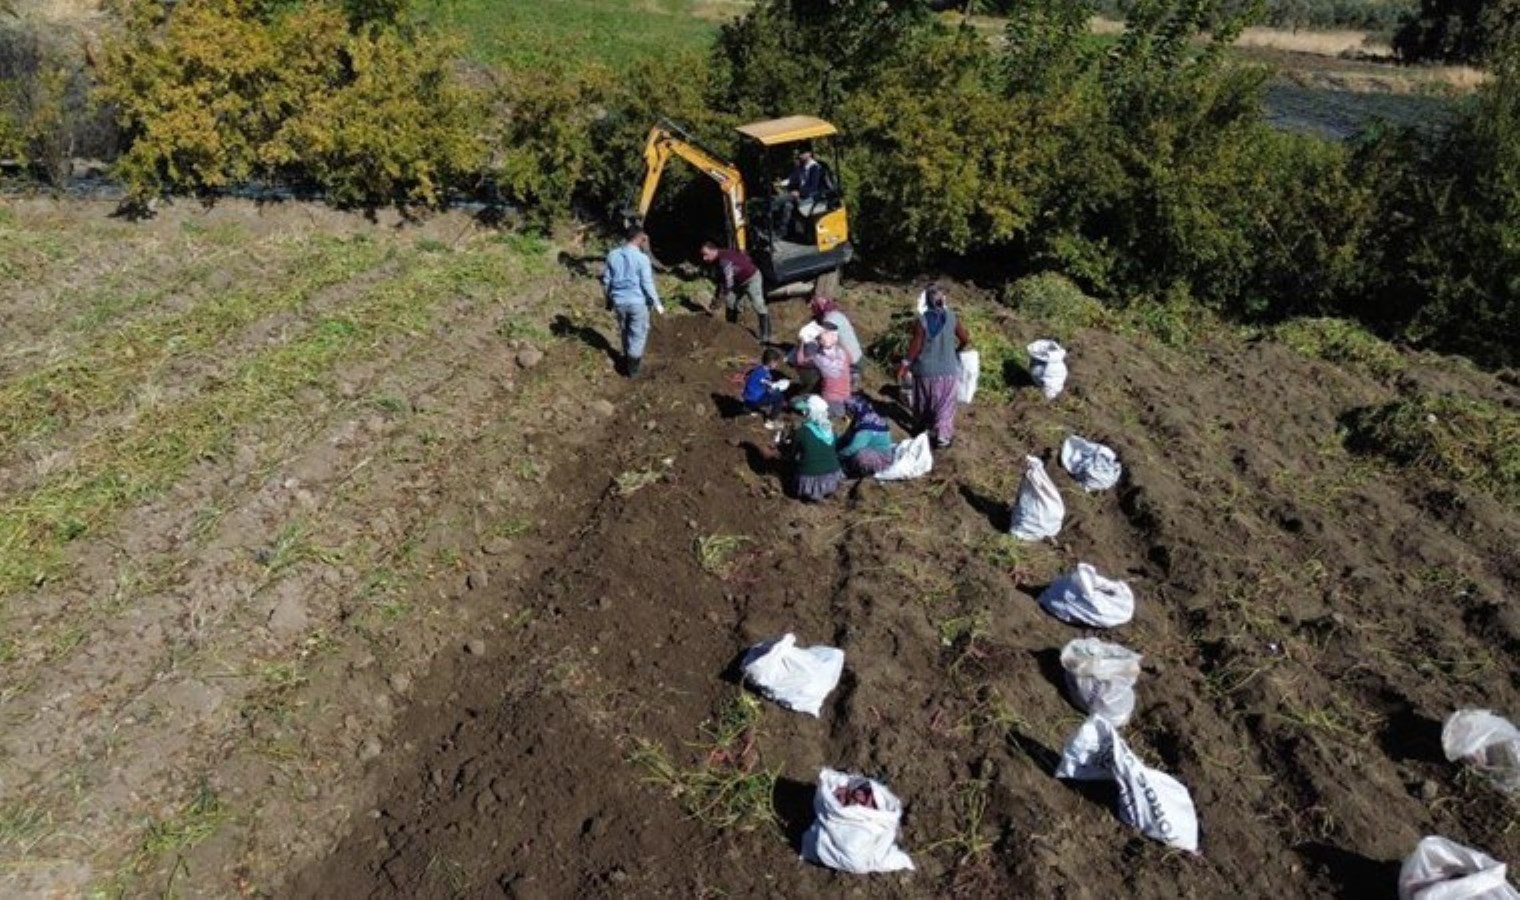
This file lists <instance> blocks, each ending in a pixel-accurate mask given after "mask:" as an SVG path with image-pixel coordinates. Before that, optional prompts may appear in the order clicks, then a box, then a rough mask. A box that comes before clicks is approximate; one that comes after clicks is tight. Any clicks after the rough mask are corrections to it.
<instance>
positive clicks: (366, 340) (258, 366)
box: [0, 252, 518, 596]
mask: <svg viewBox="0 0 1520 900" xmlns="http://www.w3.org/2000/svg"><path fill="white" fill-rule="evenodd" d="M410 263H411V265H409V266H405V267H403V268H402V271H401V272H399V273H398V274H397V275H396V276H395V277H393V278H390V279H388V280H386V281H383V282H381V283H378V284H376V285H373V286H371V287H369V288H368V289H367V290H366V291H365V292H364V293H363V294H361V295H360V296H357V297H356V298H354V299H353V300H352V301H351V302H350V303H349V304H348V305H346V306H345V307H343V309H342V310H341V311H339V312H336V313H335V314H333V315H332V316H330V317H328V318H325V319H322V320H321V321H319V322H317V323H315V324H314V325H313V326H312V327H311V328H310V329H309V330H307V331H306V333H304V334H301V335H299V336H297V337H296V338H294V339H292V340H291V341H290V342H289V343H286V344H282V345H279V346H275V347H271V348H267V349H265V350H262V351H260V352H258V353H255V354H254V355H252V356H250V357H248V358H247V359H245V360H243V361H242V362H241V363H239V364H238V365H236V366H235V367H234V368H233V369H232V370H231V372H230V373H229V374H228V376H227V377H226V378H224V379H222V380H221V381H219V382H217V383H216V384H215V385H212V386H210V387H208V389H206V390H204V391H203V392H201V393H200V394H198V395H196V396H194V397H193V398H191V399H189V400H187V401H186V402H184V403H182V404H180V405H175V406H171V405H161V406H156V407H153V408H151V409H147V410H144V411H143V412H142V414H141V415H139V416H137V417H136V418H134V419H132V420H131V421H129V422H124V423H121V424H119V425H116V426H114V427H110V428H107V429H104V430H103V431H102V432H100V433H98V434H95V435H93V436H92V437H91V438H89V439H88V440H87V441H85V442H84V443H82V444H81V445H80V446H79V447H78V448H77V450H76V453H75V456H74V459H73V460H72V462H71V464H70V465H69V466H68V467H67V468H66V469H64V470H62V471H60V472H58V473H55V474H53V475H51V476H49V477H48V478H46V479H45V480H44V481H42V482H41V483H40V484H39V485H37V486H36V487H34V488H33V489H31V490H29V491H26V492H23V493H20V494H18V495H13V496H11V497H9V498H6V500H5V501H4V502H3V503H0V596H5V595H8V594H10V593H13V592H15V591H17V590H19V589H22V588H25V587H26V586H28V585H31V584H39V583H41V582H42V581H45V580H48V579H51V578H54V577H57V576H58V575H60V574H62V573H64V572H66V571H67V566H66V564H65V562H64V549H65V547H66V545H67V544H68V542H69V540H71V539H75V538H78V537H81V536H84V535H89V534H94V533H97V532H98V531H99V530H100V529H102V528H103V527H105V526H106V525H108V524H109V523H110V522H111V521H113V520H114V519H115V517H116V516H117V515H118V514H119V513H120V512H121V511H122V510H124V509H126V508H128V507H130V506H132V505H134V504H136V503H139V502H142V501H143V500H146V499H148V498H150V497H152V496H154V495H156V494H158V493H159V492H161V491H163V490H165V489H167V488H168V487H170V486H171V485H173V484H174V483H175V482H176V481H177V480H178V479H179V478H180V476H181V475H183V474H184V472H185V471H186V470H187V469H189V467H190V466H191V465H193V464H194V463H196V462H198V461H200V460H203V459H215V458H218V457H222V456H225V455H227V454H229V453H230V452H231V451H232V450H233V443H234V442H233V438H234V436H235V435H236V434H237V433H238V431H239V430H240V429H242V428H244V427H247V426H249V425H251V424H254V423H267V422H273V421H279V420H282V419H288V420H294V419H297V418H298V417H299V416H300V415H302V414H303V413H305V412H307V410H306V409H305V404H304V403H303V402H302V401H301V399H300V394H301V393H302V392H304V391H309V390H321V391H326V392H331V391H333V390H335V388H334V386H333V385H332V383H331V380H330V377H329V375H330V373H331V372H332V370H333V369H334V368H335V367H336V366H338V365H340V364H342V363H344V362H346V361H349V360H353V359H356V358H360V357H362V356H364V355H365V354H368V353H371V352H373V351H374V350H375V349H376V348H377V347H378V346H379V345H380V344H381V343H382V342H384V341H386V340H387V339H396V338H405V337H406V336H408V335H412V334H416V333H420V332H421V331H422V330H424V329H425V328H426V327H427V325H428V323H429V322H430V321H431V320H432V317H433V315H434V313H435V312H436V309H437V307H439V306H440V305H441V304H442V303H443V301H445V300H447V299H449V298H452V297H456V296H458V295H459V294H460V293H461V292H462V291H463V290H464V289H465V288H466V287H468V286H470V285H478V284H481V283H488V284H495V285H506V284H509V283H510V282H511V281H513V280H514V278H515V277H516V276H517V275H518V268H517V267H516V264H515V262H514V261H513V260H512V258H511V257H509V256H507V255H506V254H501V253H492V252H479V253H463V254H446V255H445V254H415V255H414V256H413V257H412V258H410Z"/></svg>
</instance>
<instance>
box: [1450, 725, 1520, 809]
mask: <svg viewBox="0 0 1520 900" xmlns="http://www.w3.org/2000/svg"><path fill="white" fill-rule="evenodd" d="M1441 749H1442V750H1445V751H1446V758H1447V759H1449V760H1451V761H1452V762H1456V761H1457V760H1462V761H1463V762H1465V763H1467V764H1468V765H1470V766H1472V767H1473V768H1474V769H1477V770H1478V771H1479V772H1481V773H1482V774H1483V775H1485V776H1487V777H1488V778H1489V780H1491V781H1493V783H1494V784H1495V785H1496V786H1498V788H1499V789H1500V790H1502V791H1504V792H1505V793H1507V794H1520V729H1517V728H1515V726H1514V725H1513V724H1512V723H1511V722H1510V721H1509V720H1508V719H1506V718H1504V717H1502V716H1496V715H1494V714H1493V713H1491V712H1489V711H1488V710H1486V709H1463V710H1458V711H1457V712H1455V713H1452V715H1451V718H1449V719H1447V720H1446V725H1445V726H1444V727H1443V728H1442V729H1441Z"/></svg>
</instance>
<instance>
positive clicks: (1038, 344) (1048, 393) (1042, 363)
mask: <svg viewBox="0 0 1520 900" xmlns="http://www.w3.org/2000/svg"><path fill="white" fill-rule="evenodd" d="M1025 349H1026V350H1028V351H1029V374H1030V375H1031V376H1032V377H1033V378H1034V383H1035V384H1037V385H1039V386H1040V392H1041V393H1043V394H1044V395H1045V399H1046V400H1054V399H1056V398H1057V397H1059V396H1061V391H1062V390H1064V389H1065V388H1066V348H1065V347H1062V346H1061V345H1060V344H1057V343H1056V342H1055V341H1050V340H1041V341H1035V342H1034V343H1033V344H1030V345H1029V346H1028V347H1026V348H1025Z"/></svg>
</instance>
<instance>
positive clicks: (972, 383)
mask: <svg viewBox="0 0 1520 900" xmlns="http://www.w3.org/2000/svg"><path fill="white" fill-rule="evenodd" d="M960 360H961V374H960V379H959V380H958V381H956V383H955V399H956V400H957V401H958V402H960V403H970V402H971V401H972V399H973V398H974V397H976V384H977V382H978V381H980V380H981V376H982V354H980V353H978V352H977V351H975V350H962V351H961V353H960Z"/></svg>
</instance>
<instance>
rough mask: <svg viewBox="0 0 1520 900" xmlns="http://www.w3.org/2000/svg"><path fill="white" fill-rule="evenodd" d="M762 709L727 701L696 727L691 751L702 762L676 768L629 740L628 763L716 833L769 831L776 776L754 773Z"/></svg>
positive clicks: (651, 747) (742, 700)
mask: <svg viewBox="0 0 1520 900" xmlns="http://www.w3.org/2000/svg"><path fill="white" fill-rule="evenodd" d="M761 714H762V707H761V705H760V700H759V699H757V698H756V697H754V696H753V695H751V694H747V693H738V694H735V695H734V696H732V697H731V698H729V699H728V700H727V701H726V702H725V703H724V704H723V706H722V707H721V708H720V709H719V710H718V713H717V715H715V716H713V717H712V718H711V719H708V720H707V722H705V723H704V724H703V725H702V739H701V740H700V741H699V742H698V744H697V746H696V749H698V750H699V751H701V752H702V753H703V756H704V758H703V759H702V761H701V762H700V763H699V764H698V765H696V766H693V767H691V768H683V767H682V766H680V765H679V764H678V763H677V762H676V761H675V760H674V759H673V758H672V757H671V755H670V754H669V753H667V752H666V751H665V749H664V748H663V747H661V746H659V745H658V744H656V743H654V742H652V741H646V740H634V741H633V745H632V748H631V749H630V750H629V753H628V761H629V762H630V763H632V764H633V765H634V766H636V767H638V768H640V769H642V770H644V773H645V777H646V779H647V780H648V781H649V782H650V783H652V784H656V785H659V786H661V787H663V788H665V789H666V790H668V791H669V792H670V795H671V796H672V797H674V798H676V799H677V800H679V801H680V802H681V805H682V806H683V807H684V808H685V809H686V812H687V814H688V815H690V816H691V817H692V818H694V819H696V820H697V821H699V822H702V823H703V824H705V825H708V826H709V827H712V828H717V829H719V830H730V829H732V830H736V831H753V830H755V829H756V828H762V827H764V828H775V827H777V825H778V822H779V820H778V819H777V817H776V810H775V806H774V803H773V798H774V796H775V793H776V774H775V773H774V772H769V771H765V770H763V769H761V768H760V767H759V751H758V750H757V749H756V747H755V736H756V732H757V731H758V729H759V725H760V719H761Z"/></svg>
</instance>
